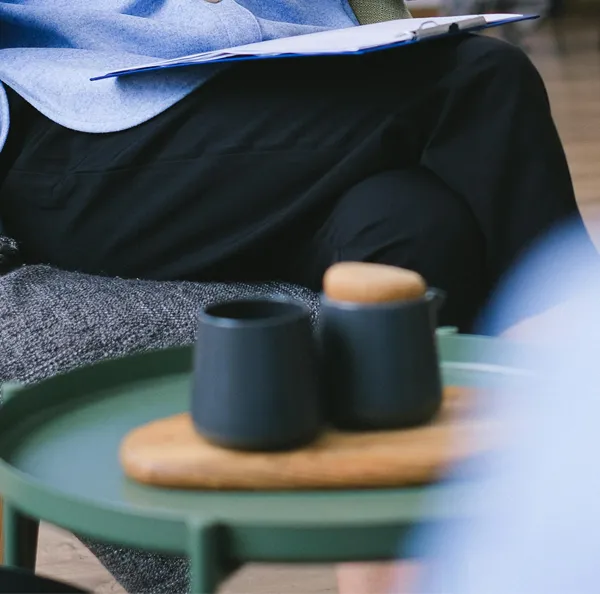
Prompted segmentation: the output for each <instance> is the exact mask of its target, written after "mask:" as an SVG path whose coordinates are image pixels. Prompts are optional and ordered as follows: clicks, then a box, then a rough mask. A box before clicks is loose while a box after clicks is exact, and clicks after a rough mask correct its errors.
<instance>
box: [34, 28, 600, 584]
mask: <svg viewBox="0 0 600 594" xmlns="http://www.w3.org/2000/svg"><path fill="white" fill-rule="evenodd" d="M598 37H599V32H598V30H597V29H591V28H586V25H585V24H581V23H580V24H577V23H573V24H571V25H570V26H569V28H568V31H567V34H566V45H567V53H566V55H564V56H561V55H560V54H559V52H558V48H557V45H556V43H555V40H554V39H553V37H552V36H551V35H549V32H548V31H541V32H540V33H538V34H537V35H536V36H535V38H534V39H532V40H531V42H530V49H531V56H532V58H533V60H534V62H535V63H536V64H537V66H538V67H539V69H540V71H541V72H542V75H543V76H544V79H545V80H546V83H547V85H548V90H549V93H550V97H551V101H552V106H553V110H554V114H555V118H556V121H557V125H558V128H559V131H560V134H561V136H562V138H563V141H564V144H565V149H566V152H567V156H568V159H569V162H570V165H571V170H572V173H573V178H574V182H575V187H576V191H577V195H578V199H579V202H580V205H581V208H582V210H583V212H584V214H585V216H586V217H592V216H594V215H600V48H599V47H598ZM490 116H491V114H490ZM597 239H600V234H599V236H598V238H597ZM599 243H600V241H599ZM39 572H40V573H42V574H45V575H49V576H54V577H57V578H59V579H63V580H65V581H69V582H71V583H73V584H77V585H80V586H82V587H85V588H88V589H91V590H93V591H95V592H103V593H106V592H123V590H122V589H121V588H120V587H119V586H118V585H117V584H116V583H115V582H114V580H112V578H111V577H110V576H109V575H108V574H107V573H106V571H105V570H104V569H103V568H102V567H101V566H100V565H99V563H98V562H97V561H96V560H95V559H94V558H93V557H92V555H91V554H90V553H89V552H87V550H86V549H84V548H83V547H82V546H81V545H80V544H79V543H78V541H76V540H75V539H74V538H73V537H71V536H70V535H68V534H66V533H64V532H62V531H60V530H57V529H55V528H51V527H48V526H44V527H43V529H42V533H41V542H40V557H39ZM225 591H226V592H229V593H231V594H234V593H236V594H252V593H256V594H258V593H264V594H271V593H272V594H291V593H297V594H309V593H310V594H315V593H324V592H335V585H334V580H333V573H332V571H331V569H330V568H289V567H277V568H274V567H270V568H265V567H250V568H248V569H246V570H244V571H242V572H241V573H240V575H239V576H236V577H235V578H234V579H233V580H232V581H231V582H230V583H229V584H227V585H226V586H225Z"/></svg>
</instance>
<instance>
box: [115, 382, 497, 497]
mask: <svg viewBox="0 0 600 594" xmlns="http://www.w3.org/2000/svg"><path fill="white" fill-rule="evenodd" d="M475 395H476V392H473V391H470V390H466V389H463V388H448V389H446V390H445V394H444V403H443V406H442V410H441V412H440V414H439V415H438V417H437V418H436V419H435V420H434V421H433V422H432V423H430V424H429V425H425V426H422V427H416V428H413V429H405V430H401V431H379V432H368V433H340V432H336V431H329V432H326V433H325V434H324V435H323V436H322V437H320V438H319V439H318V440H317V441H316V442H315V443H313V444H311V445H309V446H307V447H305V448H302V449H299V450H294V451H291V452H277V453H263V452H240V451H234V450H228V449H224V448H220V447H218V446H216V445H213V444H211V443H210V442H208V441H207V440H206V439H204V438H203V437H202V436H200V435H199V434H198V433H197V432H196V430H195V428H194V426H193V424H192V421H191V418H190V416H189V415H188V414H181V415H176V416H173V417H168V418H166V419H162V420H159V421H154V422H152V423H149V424H147V425H144V426H142V427H139V428H137V429H134V430H133V431H132V432H131V433H130V434H129V435H128V436H127V437H126V438H125V439H124V441H123V443H122V446H121V451H120V457H121V463H122V465H123V468H124V470H125V473H126V474H127V475H128V476H129V477H130V478H132V479H134V480H136V481H139V482H141V483H145V484H149V485H156V486H162V487H175V488H191V489H193V488H198V489H260V490H273V489H314V488H318V489H335V488H369V487H396V486H402V485H415V484H423V483H428V482H431V481H434V480H436V479H437V478H438V477H439V475H440V473H441V472H442V471H443V470H445V469H446V468H447V467H448V466H449V465H450V464H451V463H453V462H455V461H458V460H462V459H465V458H467V457H468V456H470V455H472V454H476V453H480V452H482V451H485V450H486V449H487V448H488V447H489V446H490V442H491V441H492V437H491V436H492V435H493V431H492V429H493V425H492V423H491V422H490V421H488V420H484V419H480V418H475V417H474V415H473V414H472V413H471V411H472V406H473V401H474V399H475ZM474 432H477V436H478V439H472V436H473V434H474Z"/></svg>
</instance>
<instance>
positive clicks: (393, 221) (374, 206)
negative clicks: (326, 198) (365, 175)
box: [334, 167, 483, 268]
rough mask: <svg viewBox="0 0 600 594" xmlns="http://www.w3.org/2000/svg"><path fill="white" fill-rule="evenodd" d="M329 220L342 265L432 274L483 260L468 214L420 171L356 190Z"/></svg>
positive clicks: (386, 176) (394, 174)
mask: <svg viewBox="0 0 600 594" xmlns="http://www.w3.org/2000/svg"><path fill="white" fill-rule="evenodd" d="M334 216H335V233H334V238H335V240H337V247H338V251H339V252H340V254H341V255H342V256H343V257H344V258H345V259H351V258H355V259H363V260H377V261H380V262H381V261H382V260H383V261H385V260H388V261H389V262H387V263H390V264H395V265H398V266H402V265H404V266H408V267H411V266H413V267H415V266H416V267H420V268H423V267H425V268H432V267H437V265H438V264H442V263H444V262H445V261H449V262H446V263H447V264H453V263H454V260H458V259H464V260H472V259H474V258H476V259H480V258H481V257H482V251H483V240H482V234H481V231H480V230H479V227H478V225H477V222H476V220H475V218H474V215H473V214H472V212H471V210H470V209H469V207H468V206H467V204H466V203H465V202H464V201H463V200H462V199H460V198H459V197H457V196H455V195H454V194H453V192H452V191H451V190H450V189H449V188H448V187H447V186H446V185H445V184H444V183H443V182H442V181H441V180H439V179H438V178H437V177H436V176H435V175H434V174H433V173H431V172H429V171H428V170H427V169H425V168H421V167H416V168H414V169H411V170H399V171H388V172H385V173H381V174H379V175H376V176H373V177H371V178H369V179H367V180H365V181H363V182H361V183H360V184H357V185H356V186H354V187H353V188H352V189H351V190H350V191H349V192H348V193H346V195H345V196H344V197H343V198H342V200H341V201H340V203H339V205H338V208H337V209H336V213H335V215H334ZM382 263H384V262H382ZM444 268H447V266H444Z"/></svg>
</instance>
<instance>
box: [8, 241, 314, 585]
mask: <svg viewBox="0 0 600 594" xmlns="http://www.w3.org/2000/svg"><path fill="white" fill-rule="evenodd" d="M1 241H4V242H5V243H4V254H5V255H6V254H7V253H8V252H9V251H10V245H9V244H8V243H7V240H6V239H4V240H3V239H2V238H1V237H0V242H1ZM0 247H2V246H0ZM2 251H3V250H2V249H0V269H1V268H2V265H3V261H2V255H1V254H2ZM4 263H5V264H6V260H5V261H4ZM257 296H282V297H289V298H294V299H298V300H301V301H303V302H304V303H306V304H308V306H309V307H310V308H311V311H312V312H313V316H314V317H313V321H315V320H316V316H317V312H318V299H317V295H315V294H314V293H312V292H311V291H308V290H306V289H303V288H301V287H297V286H293V285H286V284H280V283H265V284H246V283H189V282H168V283H159V282H151V281H140V280H123V279H112V278H102V277H94V276H88V275H84V274H76V273H67V272H61V271H59V270H55V269H53V268H50V267H46V266H22V267H19V268H17V269H16V270H13V271H12V272H9V273H8V274H6V275H5V276H0V345H1V348H0V382H3V381H19V382H35V381H38V380H41V379H44V378H47V377H49V376H51V375H54V374H57V373H62V372H65V371H68V370H70V369H73V368H75V367H78V366H80V365H84V364H88V363H94V362H96V361H100V360H101V359H106V358H111V357H118V356H122V355H127V354H130V353H134V352H139V351H147V350H153V349H158V348H164V347H170V346H176V345H184V344H190V343H191V342H193V340H194V336H195V331H196V312H197V311H198V309H199V308H200V307H201V306H204V305H206V304H208V303H210V302H212V301H217V300H225V299H231V298H239V297H257ZM0 414H1V412H0ZM84 542H85V544H86V545H87V546H88V547H89V548H90V550H91V551H92V552H93V553H94V554H95V555H96V556H97V557H98V558H99V559H100V561H101V562H102V563H103V564H104V566H105V567H106V568H107V569H108V570H109V571H110V572H111V573H112V574H113V575H114V576H115V578H116V579H117V580H118V581H119V582H120V583H121V584H122V585H123V587H124V588H125V589H126V590H127V591H128V592H135V593H137V592H144V593H146V592H148V593H153V594H162V593H164V594H167V593H168V594H179V593H184V592H187V584H188V566H187V562H186V560H184V559H181V558H172V557H165V556H162V555H156V554H150V553H144V552H140V551H132V550H126V549H122V548H119V547H116V546H112V545H105V544H99V543H94V542H89V541H84Z"/></svg>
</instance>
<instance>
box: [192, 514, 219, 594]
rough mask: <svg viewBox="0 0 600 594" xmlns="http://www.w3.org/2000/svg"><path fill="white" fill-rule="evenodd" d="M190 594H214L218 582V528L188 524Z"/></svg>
mask: <svg viewBox="0 0 600 594" xmlns="http://www.w3.org/2000/svg"><path fill="white" fill-rule="evenodd" d="M188 531H189V556H190V594H214V593H215V592H216V591H217V588H218V587H219V582H220V574H221V571H220V558H219V543H218V534H217V532H218V527H217V526H214V525H210V524H209V525H205V524H201V523H198V524H190V525H189V526H188Z"/></svg>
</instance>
